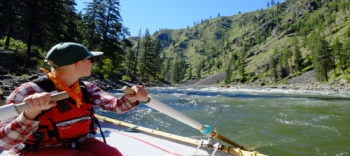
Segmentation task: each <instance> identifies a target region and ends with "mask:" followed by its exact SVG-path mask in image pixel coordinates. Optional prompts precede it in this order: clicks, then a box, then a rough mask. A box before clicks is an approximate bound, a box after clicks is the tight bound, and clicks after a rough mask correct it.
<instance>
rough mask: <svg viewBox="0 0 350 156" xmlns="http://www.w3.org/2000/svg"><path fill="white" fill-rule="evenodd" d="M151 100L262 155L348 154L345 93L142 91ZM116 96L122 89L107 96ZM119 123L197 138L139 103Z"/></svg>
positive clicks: (348, 96) (349, 119)
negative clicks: (166, 105)
mask: <svg viewBox="0 0 350 156" xmlns="http://www.w3.org/2000/svg"><path fill="white" fill-rule="evenodd" d="M147 89H148V90H149V93H150V95H151V96H152V97H154V98H157V99H158V100H160V101H162V102H163V103H165V104H168V105H169V106H171V107H172V108H174V109H176V110H178V111H180V112H182V113H184V114H186V115H188V116H189V117H191V118H193V119H195V120H197V121H199V122H201V123H203V124H208V125H210V126H211V127H216V128H217V130H218V132H219V133H220V134H222V135H224V136H226V137H228V138H230V139H232V140H233V141H235V142H237V143H239V144H241V145H243V146H245V147H248V148H254V150H256V151H259V152H260V153H263V154H267V155H276V156H280V155H283V156H288V155H337V156H341V155H350V93H346V92H331V91H330V92H325V91H300V90H288V89H268V90H266V89H264V90H263V89H240V88H218V87H154V88H147ZM111 93H113V94H115V95H116V96H117V97H118V96H121V95H122V92H121V91H113V92H111ZM97 113H98V114H103V115H106V116H109V117H112V118H115V119H118V120H122V121H126V122H130V123H133V124H137V125H141V126H145V127H149V128H155V129H159V130H161V131H166V132H170V133H174V134H178V135H183V136H188V137H192V138H196V139H200V138H205V137H203V136H202V135H201V134H200V133H199V132H198V131H197V130H194V129H193V128H191V127H189V126H187V125H184V124H183V123H181V122H178V121H176V120H174V119H172V118H170V117H168V116H166V115H164V114H162V113H160V112H157V111H155V110H152V109H151V108H149V107H147V106H145V105H140V106H138V107H136V108H135V109H133V110H132V111H129V112H127V113H124V114H117V115H116V114H113V113H110V112H106V111H103V110H101V109H97Z"/></svg>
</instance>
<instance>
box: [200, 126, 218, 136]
mask: <svg viewBox="0 0 350 156" xmlns="http://www.w3.org/2000/svg"><path fill="white" fill-rule="evenodd" d="M200 132H201V133H202V134H203V135H207V136H209V137H211V138H215V137H216V136H217V134H218V133H217V129H216V128H214V131H213V130H212V129H211V127H210V126H209V125H202V127H201V129H200Z"/></svg>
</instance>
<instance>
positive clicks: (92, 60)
mask: <svg viewBox="0 0 350 156" xmlns="http://www.w3.org/2000/svg"><path fill="white" fill-rule="evenodd" d="M87 59H88V60H90V61H91V63H94V62H95V59H93V58H91V57H90V58H87Z"/></svg>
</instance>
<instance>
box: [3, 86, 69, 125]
mask: <svg viewBox="0 0 350 156" xmlns="http://www.w3.org/2000/svg"><path fill="white" fill-rule="evenodd" d="M68 97H69V95H68V93H67V92H65V91H64V92H59V93H54V94H51V101H54V102H56V101H59V100H63V99H66V98H68ZM26 109H30V106H29V105H28V104H26V103H24V102H23V103H19V104H13V103H10V104H7V105H4V106H1V107H0V120H7V119H10V118H13V117H15V116H17V115H18V114H20V113H22V112H23V111H24V110H26Z"/></svg>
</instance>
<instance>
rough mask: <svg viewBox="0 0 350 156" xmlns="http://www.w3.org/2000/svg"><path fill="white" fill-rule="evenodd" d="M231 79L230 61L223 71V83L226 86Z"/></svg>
mask: <svg viewBox="0 0 350 156" xmlns="http://www.w3.org/2000/svg"><path fill="white" fill-rule="evenodd" d="M231 77H232V59H231V60H230V61H229V63H228V65H227V67H226V70H225V78H224V83H225V84H228V83H230V82H231Z"/></svg>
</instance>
